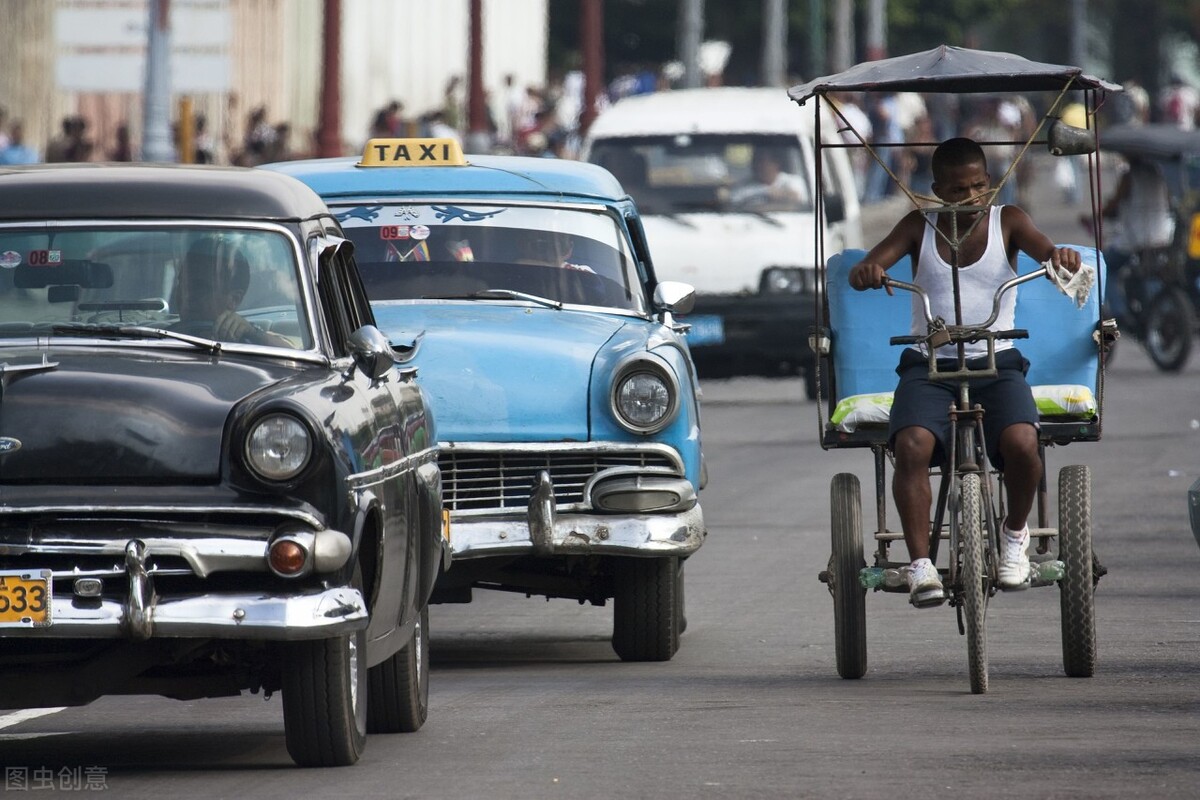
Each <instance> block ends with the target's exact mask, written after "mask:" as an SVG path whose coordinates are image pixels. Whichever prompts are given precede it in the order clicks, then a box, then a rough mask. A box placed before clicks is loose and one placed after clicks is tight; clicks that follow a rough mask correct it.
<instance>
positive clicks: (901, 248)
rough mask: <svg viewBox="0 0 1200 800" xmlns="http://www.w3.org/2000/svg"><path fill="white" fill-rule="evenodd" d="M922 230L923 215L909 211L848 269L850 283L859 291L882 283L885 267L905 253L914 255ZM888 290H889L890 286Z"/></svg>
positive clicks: (919, 242)
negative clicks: (861, 258) (860, 259)
mask: <svg viewBox="0 0 1200 800" xmlns="http://www.w3.org/2000/svg"><path fill="white" fill-rule="evenodd" d="M924 233H925V217H924V216H923V215H922V214H921V212H920V211H918V210H915V209H914V210H913V211H910V212H908V213H907V214H905V215H904V217H902V218H901V220H900V221H899V222H897V223H896V226H895V227H894V228H892V230H891V232H890V233H888V235H887V236H885V237H883V240H882V241H881V242H879V244H877V245H875V246H874V247H872V248H871V250H870V251H869V252H868V253H867V254H866V255H865V256H864V257H863V260H862V261H859V262H858V263H857V264H855V265H854V266H853V267H851V269H850V276H849V278H850V286H851V287H853V288H855V289H857V290H858V291H860V292H861V291H865V290H867V289H878V288H879V287H881V286H883V278H884V276H885V275H886V274H887V271H888V270H889V269H891V268H892V267H894V266H896V262H897V261H899V260H900V259H902V258H904V257H905V256H912V257H913V258H914V259H915V258H916V256H917V249H918V248H919V247H920V245H921V237H922V235H923V234H924ZM887 293H888V294H892V289H891V287H890V286H889V287H887Z"/></svg>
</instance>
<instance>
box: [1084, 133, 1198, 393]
mask: <svg viewBox="0 0 1200 800" xmlns="http://www.w3.org/2000/svg"><path fill="white" fill-rule="evenodd" d="M1102 134H1103V135H1102V136H1101V137H1100V149H1101V150H1102V151H1104V152H1111V153H1116V154H1118V155H1120V156H1121V157H1122V158H1123V159H1125V161H1126V162H1127V164H1128V167H1129V169H1130V174H1131V175H1132V174H1133V173H1134V171H1140V172H1141V174H1142V175H1146V176H1148V177H1147V178H1143V180H1147V181H1149V182H1150V185H1151V186H1155V187H1157V189H1158V191H1159V192H1160V193H1161V195H1162V197H1161V198H1157V199H1155V200H1147V199H1142V198H1139V197H1134V196H1133V195H1132V194H1130V195H1127V196H1126V197H1125V198H1119V199H1118V202H1116V203H1114V204H1113V205H1114V206H1115V212H1114V217H1112V218H1108V219H1105V218H1104V216H1103V215H1100V216H1099V220H1100V226H1101V231H1100V234H1099V235H1100V238H1101V240H1102V242H1101V243H1102V244H1104V243H1105V242H1104V241H1103V240H1104V239H1105V238H1106V233H1118V234H1124V235H1125V239H1126V242H1125V246H1123V247H1122V248H1121V249H1120V250H1119V251H1118V250H1117V249H1116V248H1114V249H1112V250H1109V252H1110V254H1111V255H1112V257H1111V258H1110V267H1111V269H1112V273H1113V274H1112V291H1111V292H1110V296H1109V306H1110V307H1111V308H1112V311H1113V315H1114V316H1115V318H1116V320H1117V323H1118V324H1119V325H1120V327H1121V330H1122V331H1124V332H1126V333H1128V334H1130V335H1132V336H1133V338H1135V339H1136V340H1137V341H1138V342H1140V343H1141V345H1142V346H1143V347H1144V348H1145V350H1146V353H1147V354H1148V355H1149V356H1150V360H1151V361H1153V362H1154V364H1155V365H1156V366H1157V367H1158V368H1159V369H1161V370H1163V371H1164V372H1178V371H1180V370H1182V369H1183V368H1184V366H1186V364H1187V362H1188V359H1189V357H1190V356H1191V352H1192V347H1193V344H1194V342H1195V335H1196V329H1197V319H1198V315H1197V312H1198V311H1200V131H1194V130H1193V131H1185V130H1182V129H1180V128H1179V127H1178V126H1176V125H1172V124H1169V123H1150V124H1146V125H1120V126H1115V127H1112V128H1108V129H1106V130H1104V131H1103V132H1102ZM1113 194H1118V192H1113V193H1111V194H1110V197H1111V196H1112V195H1113ZM1138 204H1140V205H1141V207H1140V208H1139V207H1136V206H1137V205H1138ZM1159 204H1161V206H1162V207H1161V208H1155V206H1156V205H1159ZM1127 205H1134V206H1135V207H1134V208H1133V209H1132V210H1131V215H1130V216H1129V217H1126V215H1125V214H1123V213H1122V212H1121V211H1120V209H1121V208H1123V207H1124V206H1127ZM1160 214H1161V215H1162V217H1163V218H1162V219H1157V218H1155V217H1156V216H1157V215H1160ZM1122 223H1126V225H1125V226H1123V227H1128V226H1136V227H1137V228H1139V229H1140V230H1135V231H1125V230H1120V231H1112V230H1111V228H1112V227H1115V226H1118V225H1122ZM1147 229H1150V230H1157V231H1159V235H1160V237H1161V238H1160V239H1159V240H1157V241H1155V240H1154V238H1153V236H1150V235H1146V230H1147Z"/></svg>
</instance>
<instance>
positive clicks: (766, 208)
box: [588, 134, 813, 214]
mask: <svg viewBox="0 0 1200 800" xmlns="http://www.w3.org/2000/svg"><path fill="white" fill-rule="evenodd" d="M588 160H590V161H592V162H593V163H596V164H599V165H600V166H602V167H605V168H606V169H608V170H609V171H610V172H612V173H613V174H614V175H615V176H616V177H617V180H619V181H620V182H621V185H622V186H624V187H625V191H627V192H629V194H630V196H632V197H633V199H634V201H635V202H636V203H637V204H638V209H639V210H640V211H641V212H642V213H643V214H678V213H687V212H710V213H737V212H749V213H764V212H777V211H787V212H805V211H812V208H813V205H812V192H811V190H810V186H811V181H810V180H809V177H808V170H807V168H806V166H805V163H804V159H803V154H802V153H801V150H800V145H799V143H798V141H797V140H796V138H795V137H794V136H769V135H760V134H706V135H698V134H675V135H672V136H645V137H628V138H624V137H622V138H613V139H599V140H597V141H595V142H594V143H593V145H592V150H591V153H590V155H589V156H588Z"/></svg>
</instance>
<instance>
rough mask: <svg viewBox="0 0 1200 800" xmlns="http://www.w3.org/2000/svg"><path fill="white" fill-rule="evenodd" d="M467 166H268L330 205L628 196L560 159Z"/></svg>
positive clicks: (595, 170)
mask: <svg viewBox="0 0 1200 800" xmlns="http://www.w3.org/2000/svg"><path fill="white" fill-rule="evenodd" d="M466 160H467V165H466V166H432V167H420V166H404V167H359V166H356V165H357V164H358V161H359V159H358V157H357V156H355V157H349V158H319V159H310V160H307V161H286V162H280V163H276V164H265V165H263V167H261V168H260V169H264V170H272V171H278V172H282V173H285V174H287V175H291V176H294V177H296V178H299V179H300V180H302V181H304V182H305V183H306V184H308V185H309V186H311V187H312V188H313V189H315V190H316V191H317V193H318V194H320V195H321V196H322V197H324V198H325V199H326V200H335V199H337V198H338V197H346V198H350V197H365V196H390V195H403V196H404V197H413V198H417V197H421V196H427V197H431V198H433V197H449V196H453V197H472V196H473V197H479V198H485V197H497V196H504V197H508V198H514V199H516V198H520V199H526V200H543V201H549V202H571V201H575V202H601V203H605V204H614V203H616V202H618V201H619V200H621V199H622V198H624V197H625V195H626V192H625V190H624V189H622V188H621V184H620V183H618V182H617V179H616V178H614V177H613V175H612V173H610V172H609V171H608V170H606V169H604V168H603V167H598V166H596V165H595V164H588V163H584V162H581V161H573V160H569V159H559V158H534V157H529V156H498V155H467V156H466Z"/></svg>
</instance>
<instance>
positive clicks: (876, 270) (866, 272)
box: [850, 261, 894, 294]
mask: <svg viewBox="0 0 1200 800" xmlns="http://www.w3.org/2000/svg"><path fill="white" fill-rule="evenodd" d="M850 286H851V288H853V289H857V290H858V291H860V292H863V291H866V290H867V289H880V288H883V289H886V290H887V293H888V294H894V293H893V292H892V287H891V286H890V285H889V284H888V282H887V270H886V269H884V268H883V266H882V265H880V264H875V263H872V262H869V261H860V262H858V263H857V264H855V265H854V266H853V267H851V268H850Z"/></svg>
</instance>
